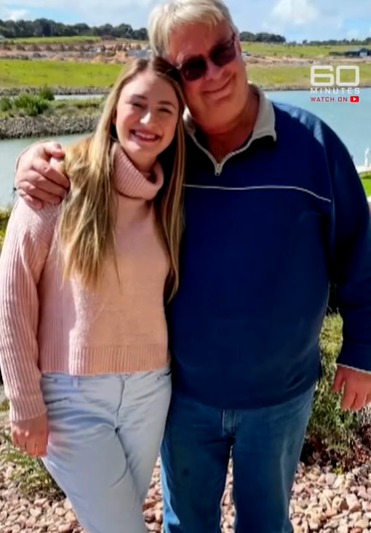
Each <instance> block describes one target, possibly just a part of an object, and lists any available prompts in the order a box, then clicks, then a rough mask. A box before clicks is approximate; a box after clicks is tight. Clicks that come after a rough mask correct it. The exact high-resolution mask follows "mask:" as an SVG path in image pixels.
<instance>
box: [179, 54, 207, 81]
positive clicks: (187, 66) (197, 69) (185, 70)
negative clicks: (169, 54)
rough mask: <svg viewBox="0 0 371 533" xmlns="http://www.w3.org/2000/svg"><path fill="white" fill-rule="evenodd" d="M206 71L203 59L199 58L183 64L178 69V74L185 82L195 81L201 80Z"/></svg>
mask: <svg viewBox="0 0 371 533" xmlns="http://www.w3.org/2000/svg"><path fill="white" fill-rule="evenodd" d="M206 70H207V64H206V61H205V59H203V58H201V57H200V58H199V59H197V60H196V59H195V60H191V61H188V62H186V63H184V65H183V66H182V68H181V69H180V73H181V75H182V76H183V78H184V79H185V80H186V81H195V80H199V79H200V78H202V76H203V75H204V74H205V72H206Z"/></svg>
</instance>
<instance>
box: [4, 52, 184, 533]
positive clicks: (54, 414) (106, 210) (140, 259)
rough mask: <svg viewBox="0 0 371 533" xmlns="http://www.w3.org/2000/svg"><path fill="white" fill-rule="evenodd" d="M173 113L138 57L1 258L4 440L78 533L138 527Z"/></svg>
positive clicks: (169, 275) (147, 464) (175, 143)
mask: <svg viewBox="0 0 371 533" xmlns="http://www.w3.org/2000/svg"><path fill="white" fill-rule="evenodd" d="M183 110H184V104H183V96H182V92H181V89H180V86H179V84H178V80H177V79H176V71H174V70H173V69H171V67H170V66H169V65H168V64H167V63H166V62H164V61H163V60H161V59H159V58H157V59H153V60H150V61H147V60H143V59H141V60H139V61H137V62H135V63H134V65H133V66H132V68H130V70H129V71H128V72H127V73H126V74H124V75H122V76H120V78H119V79H118V80H117V82H116V84H115V86H114V88H113V89H112V91H111V93H110V95H109V96H108V98H107V100H106V104H105V107H104V111H103V113H102V116H101V119H100V121H99V123H98V125H97V128H96V131H95V133H94V134H93V135H92V136H90V137H88V138H85V139H83V140H81V141H78V142H77V143H76V144H74V145H72V146H71V147H69V148H68V149H67V152H66V157H65V159H64V161H63V164H62V165H63V171H64V172H65V173H66V175H68V177H69V178H70V181H71V189H70V192H69V194H68V197H67V198H66V199H65V200H64V202H63V203H62V204H61V206H46V207H45V208H44V209H43V210H41V211H34V210H33V209H31V208H29V207H27V205H26V204H25V202H23V201H18V202H17V203H16V205H15V207H14V209H13V211H12V215H11V218H10V221H9V225H8V229H7V234H6V238H5V243H4V246H3V249H2V252H1V256H0V331H1V335H0V361H1V370H2V374H3V379H4V385H5V391H6V394H7V397H8V398H9V401H10V420H11V430H12V438H13V442H14V444H15V445H17V446H19V447H20V449H21V450H24V451H25V452H26V453H28V454H30V455H37V456H41V457H43V461H44V463H45V465H46V468H47V469H48V470H49V472H50V474H51V475H52V476H53V477H54V479H55V480H56V482H57V483H58V484H59V485H60V487H61V488H62V490H63V491H64V492H65V494H66V495H67V497H68V498H69V500H70V501H71V503H72V505H73V507H74V509H75V512H76V514H77V517H78V519H79V521H80V523H81V525H82V526H83V527H84V528H85V529H86V530H87V531H88V532H89V533H125V532H127V533H145V532H146V531H147V530H146V527H145V523H144V519H143V515H142V504H143V501H144V499H145V496H146V493H147V490H148V487H149V484H150V480H151V475H152V472H153V468H154V465H155V462H156V459H157V456H158V453H159V446H160V441H161V439H162V435H163V431H164V425H165V420H166V415H167V410H168V406H169V401H170V395H171V375H170V366H169V354H168V347H167V328H166V320H165V313H164V305H165V303H166V300H169V299H170V298H171V297H172V295H173V294H174V292H175V291H176V289H177V285H178V252H179V243H180V239H181V233H182V188H183V173H184V158H185V141H184V129H183V128H184V126H183V121H182V115H183ZM160 154H161V157H162V158H164V159H165V160H166V166H167V167H169V164H168V163H169V160H170V159H171V161H170V162H171V163H172V172H170V173H169V175H166V173H165V175H164V172H163V170H162V166H161V164H160V162H159V159H158V158H159V156H160Z"/></svg>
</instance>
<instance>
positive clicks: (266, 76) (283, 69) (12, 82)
mask: <svg viewBox="0 0 371 533" xmlns="http://www.w3.org/2000/svg"><path fill="white" fill-rule="evenodd" d="M335 64H336V62H333V65H335ZM121 69H122V65H108V64H103V63H102V64H101V63H72V62H71V63H70V62H65V61H32V62H31V61H28V60H15V59H12V60H4V59H0V87H39V86H42V85H49V86H58V85H59V86H68V87H89V86H90V87H108V86H109V85H111V84H112V83H113V82H114V80H115V78H116V76H117V75H118V73H119V72H120V70H121ZM247 70H248V75H249V78H250V79H251V80H252V81H254V82H256V83H258V84H259V85H262V86H264V87H273V88H274V87H280V86H284V87H290V86H292V87H302V88H306V87H307V88H309V84H310V70H309V66H303V65H278V66H275V65H256V64H251V65H248V69H247ZM346 74H347V73H346V72H344V73H343V79H344V80H345V79H346ZM351 75H352V73H350V74H349V76H351ZM360 78H361V84H363V85H367V86H371V64H361V65H360Z"/></svg>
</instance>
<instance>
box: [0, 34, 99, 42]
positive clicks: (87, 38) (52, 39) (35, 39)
mask: <svg viewBox="0 0 371 533" xmlns="http://www.w3.org/2000/svg"><path fill="white" fill-rule="evenodd" d="M100 40H101V38H100V37H94V36H93V35H74V36H71V37H19V38H17V39H5V43H6V44H37V43H40V44H53V43H56V44H61V43H66V44H68V43H71V44H74V43H95V42H97V41H100Z"/></svg>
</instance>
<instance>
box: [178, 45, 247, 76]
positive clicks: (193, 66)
mask: <svg viewBox="0 0 371 533" xmlns="http://www.w3.org/2000/svg"><path fill="white" fill-rule="evenodd" d="M235 40H236V36H235V35H233V37H232V38H231V39H230V40H229V41H227V42H225V43H223V44H218V45H216V46H214V48H213V49H212V50H211V52H210V53H209V55H208V56H207V57H204V56H195V57H190V58H189V59H187V60H186V61H185V62H184V63H183V64H182V65H179V66H178V67H177V69H178V71H179V72H180V74H181V76H182V78H183V80H184V81H196V80H199V79H200V78H202V77H203V76H204V75H205V74H206V72H207V68H208V67H207V60H208V59H210V61H211V62H212V63H214V65H216V66H217V67H224V66H225V65H228V63H232V61H234V59H235V58H236V55H237V53H236V46H235Z"/></svg>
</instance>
